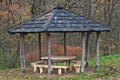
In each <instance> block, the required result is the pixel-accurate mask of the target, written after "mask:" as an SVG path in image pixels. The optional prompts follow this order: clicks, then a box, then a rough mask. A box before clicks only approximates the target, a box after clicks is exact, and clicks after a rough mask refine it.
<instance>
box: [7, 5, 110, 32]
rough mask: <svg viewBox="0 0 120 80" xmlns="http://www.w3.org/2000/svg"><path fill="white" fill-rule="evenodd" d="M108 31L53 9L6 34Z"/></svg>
mask: <svg viewBox="0 0 120 80" xmlns="http://www.w3.org/2000/svg"><path fill="white" fill-rule="evenodd" d="M109 30H110V28H109V27H107V26H105V25H103V24H101V23H99V22H95V21H93V20H90V19H87V18H85V17H83V16H81V15H79V14H76V13H74V12H72V11H69V10H66V9H64V8H62V7H55V8H53V9H52V10H50V11H48V12H46V13H44V14H43V15H41V16H38V17H36V18H32V19H30V20H28V21H26V22H24V23H22V24H20V25H17V26H15V27H14V28H11V29H10V30H8V32H9V33H36V32H83V31H84V32H88V31H92V32H97V31H109Z"/></svg>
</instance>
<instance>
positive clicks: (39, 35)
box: [38, 33, 41, 60]
mask: <svg viewBox="0 0 120 80" xmlns="http://www.w3.org/2000/svg"><path fill="white" fill-rule="evenodd" d="M38 53H39V60H41V33H38Z"/></svg>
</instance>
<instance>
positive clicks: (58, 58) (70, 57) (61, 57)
mask: <svg viewBox="0 0 120 80" xmlns="http://www.w3.org/2000/svg"><path fill="white" fill-rule="evenodd" d="M75 58H76V56H51V61H52V60H58V61H65V62H66V65H67V62H68V65H69V66H70V61H71V60H73V59H75ZM41 59H42V60H45V61H47V60H48V57H47V56H46V57H41Z"/></svg>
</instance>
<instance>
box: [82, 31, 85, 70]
mask: <svg viewBox="0 0 120 80" xmlns="http://www.w3.org/2000/svg"><path fill="white" fill-rule="evenodd" d="M84 58H85V32H83V33H82V58H81V59H82V60H81V72H84Z"/></svg>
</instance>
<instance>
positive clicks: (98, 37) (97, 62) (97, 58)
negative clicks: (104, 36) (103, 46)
mask: <svg viewBox="0 0 120 80" xmlns="http://www.w3.org/2000/svg"><path fill="white" fill-rule="evenodd" d="M96 42H97V45H96V66H95V69H96V70H99V46H100V44H99V43H100V32H97V40H96Z"/></svg>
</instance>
